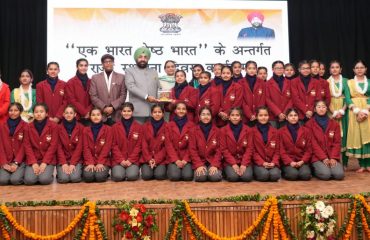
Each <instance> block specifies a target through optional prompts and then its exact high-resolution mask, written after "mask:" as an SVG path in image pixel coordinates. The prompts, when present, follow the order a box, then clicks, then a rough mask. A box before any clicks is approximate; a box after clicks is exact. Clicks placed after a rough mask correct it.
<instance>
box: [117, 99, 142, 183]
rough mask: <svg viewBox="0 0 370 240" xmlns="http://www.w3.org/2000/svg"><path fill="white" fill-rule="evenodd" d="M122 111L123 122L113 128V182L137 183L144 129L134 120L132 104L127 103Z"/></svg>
mask: <svg viewBox="0 0 370 240" xmlns="http://www.w3.org/2000/svg"><path fill="white" fill-rule="evenodd" d="M121 109H122V110H121V117H122V118H121V121H119V122H116V123H115V124H114V125H113V126H112V132H113V149H112V155H113V160H112V166H113V168H112V180H113V181H115V182H119V181H123V180H126V179H127V180H128V181H135V180H138V179H139V166H140V162H139V161H140V155H141V143H142V137H143V136H142V134H143V133H142V127H141V125H140V124H139V123H138V122H137V121H136V120H134V117H133V113H134V105H133V104H132V103H130V102H125V103H124V104H122V108H121Z"/></svg>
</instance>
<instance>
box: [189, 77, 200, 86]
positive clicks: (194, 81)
mask: <svg viewBox="0 0 370 240" xmlns="http://www.w3.org/2000/svg"><path fill="white" fill-rule="evenodd" d="M190 86H192V87H194V88H198V87H199V81H198V79H196V78H193V79H192V80H191V81H190Z"/></svg>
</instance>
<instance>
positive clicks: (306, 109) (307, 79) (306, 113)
mask: <svg viewBox="0 0 370 240" xmlns="http://www.w3.org/2000/svg"><path fill="white" fill-rule="evenodd" d="M291 88H292V101H293V107H294V108H296V109H298V111H299V120H300V123H303V122H306V121H308V120H309V119H310V118H312V116H313V113H314V111H313V109H314V104H315V101H317V100H320V98H321V96H320V83H319V81H318V80H317V79H315V78H312V77H311V67H310V64H309V63H308V62H307V61H306V60H303V61H301V62H300V63H299V76H298V77H296V78H295V79H293V80H292V82H291Z"/></svg>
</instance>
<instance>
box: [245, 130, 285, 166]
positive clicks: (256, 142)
mask: <svg viewBox="0 0 370 240" xmlns="http://www.w3.org/2000/svg"><path fill="white" fill-rule="evenodd" d="M252 133H253V163H254V164H256V165H257V166H263V163H265V162H269V163H271V162H272V163H275V166H276V167H279V166H280V163H279V160H280V152H279V145H280V140H279V133H278V130H277V129H275V128H273V127H271V126H270V128H269V131H268V139H267V143H266V144H265V143H264V141H263V137H262V134H261V133H260V132H259V130H258V128H257V126H255V127H253V128H252Z"/></svg>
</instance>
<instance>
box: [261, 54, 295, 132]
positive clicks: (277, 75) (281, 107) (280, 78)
mask: <svg viewBox="0 0 370 240" xmlns="http://www.w3.org/2000/svg"><path fill="white" fill-rule="evenodd" d="M272 72H273V75H272V78H271V79H270V80H269V81H267V82H266V104H267V107H268V108H269V110H270V113H269V116H270V124H271V125H272V126H273V127H275V128H281V127H282V126H284V125H285V123H286V115H285V112H286V111H287V110H288V109H289V108H291V107H292V105H293V103H292V91H291V87H290V83H291V82H290V81H289V80H287V79H286V78H285V77H284V75H283V74H284V63H283V62H282V61H275V62H273V63H272Z"/></svg>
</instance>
